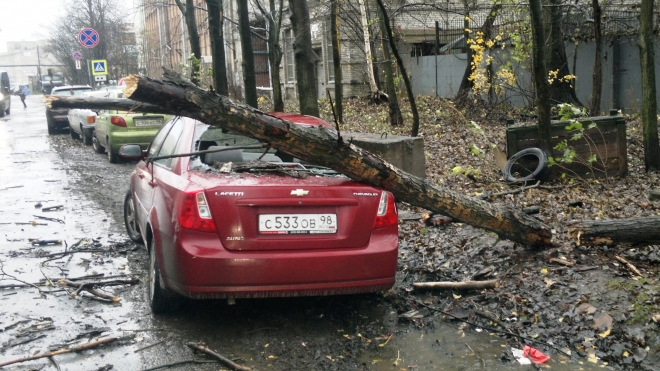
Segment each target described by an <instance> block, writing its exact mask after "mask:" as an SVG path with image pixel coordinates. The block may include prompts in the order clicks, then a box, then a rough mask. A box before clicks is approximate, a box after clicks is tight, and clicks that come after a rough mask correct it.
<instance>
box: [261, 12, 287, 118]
mask: <svg viewBox="0 0 660 371" xmlns="http://www.w3.org/2000/svg"><path fill="white" fill-rule="evenodd" d="M269 1H270V2H269V5H270V11H269V12H268V11H266V9H264V7H263V6H262V5H261V2H260V1H259V0H255V3H256V4H257V7H258V8H259V11H261V14H262V15H263V16H264V17H265V18H266V20H267V22H268V41H267V42H268V63H269V64H270V70H271V74H270V83H271V86H272V87H273V111H275V112H283V111H284V99H283V98H282V84H281V82H280V73H279V71H280V64H281V63H282V47H281V46H280V29H281V28H282V2H283V0H279V2H278V7H277V8H275V0H269Z"/></svg>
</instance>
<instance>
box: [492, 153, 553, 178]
mask: <svg viewBox="0 0 660 371" xmlns="http://www.w3.org/2000/svg"><path fill="white" fill-rule="evenodd" d="M529 157H536V159H537V161H538V162H537V165H536V168H535V169H534V170H533V171H531V170H530V169H526V170H527V172H528V173H529V174H527V175H525V176H514V173H516V167H521V163H520V160H522V159H523V158H529ZM523 167H524V166H523ZM502 172H503V173H504V179H505V180H506V181H507V182H509V183H519V182H528V181H532V180H536V181H540V182H544V181H546V180H548V178H549V177H550V173H551V172H552V169H551V168H550V167H548V156H547V155H546V154H545V152H544V151H543V150H542V149H540V148H527V149H523V150H522V151H520V152H517V153H515V154H514V155H513V156H511V158H510V159H509V161H507V162H506V165H504V169H503V170H502Z"/></svg>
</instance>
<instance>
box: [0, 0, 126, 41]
mask: <svg viewBox="0 0 660 371" xmlns="http://www.w3.org/2000/svg"><path fill="white" fill-rule="evenodd" d="M80 1H82V0H80ZM107 1H112V2H118V3H123V4H124V7H125V8H126V9H129V11H128V13H130V14H127V16H128V17H127V18H128V19H127V22H133V14H134V12H133V11H132V7H133V0H107ZM67 2H68V1H67V0H0V17H1V18H0V53H3V52H6V51H7V42H8V41H21V40H27V41H34V40H39V39H43V38H45V36H47V31H46V29H47V28H48V26H50V25H51V24H56V23H57V20H58V19H61V18H62V15H63V14H64V10H65V4H66V3H67Z"/></svg>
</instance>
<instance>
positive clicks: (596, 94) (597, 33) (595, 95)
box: [589, 0, 603, 116]
mask: <svg viewBox="0 0 660 371" xmlns="http://www.w3.org/2000/svg"><path fill="white" fill-rule="evenodd" d="M592 4H593V8H594V41H595V43H596V55H594V74H593V78H592V84H591V103H590V107H589V114H590V115H591V116H598V115H600V101H601V94H602V92H603V66H602V58H603V56H602V54H603V37H602V35H601V8H600V4H599V3H598V0H593V1H592Z"/></svg>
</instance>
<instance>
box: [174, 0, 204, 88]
mask: <svg viewBox="0 0 660 371" xmlns="http://www.w3.org/2000/svg"><path fill="white" fill-rule="evenodd" d="M175 1H176V5H177V6H178V7H179V10H180V11H181V13H183V17H184V18H185V19H186V29H187V30H188V41H189V42H190V53H191V54H193V55H194V56H195V60H192V61H190V66H191V67H190V81H192V82H193V84H195V85H199V67H200V63H199V60H200V59H201V57H202V48H201V46H200V45H199V32H197V21H196V20H195V3H194V1H193V0H186V4H185V6H184V4H183V3H182V2H181V0H175Z"/></svg>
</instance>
